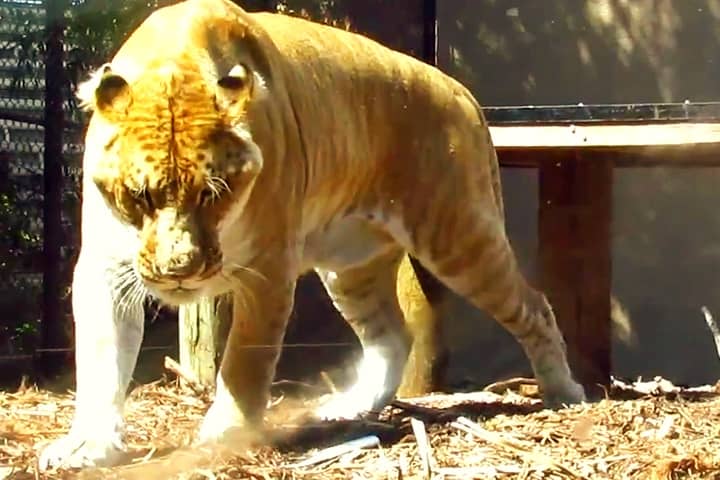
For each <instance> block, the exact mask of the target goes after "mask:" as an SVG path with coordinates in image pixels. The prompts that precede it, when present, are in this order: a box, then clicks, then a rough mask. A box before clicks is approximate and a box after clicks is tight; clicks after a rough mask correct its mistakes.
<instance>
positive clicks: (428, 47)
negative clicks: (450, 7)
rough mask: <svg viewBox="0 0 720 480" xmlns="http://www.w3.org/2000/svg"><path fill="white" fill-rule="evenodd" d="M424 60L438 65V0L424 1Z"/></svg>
mask: <svg viewBox="0 0 720 480" xmlns="http://www.w3.org/2000/svg"><path fill="white" fill-rule="evenodd" d="M422 47H423V60H425V62H427V63H429V64H430V65H436V66H437V64H438V21H437V0H423V46H422Z"/></svg>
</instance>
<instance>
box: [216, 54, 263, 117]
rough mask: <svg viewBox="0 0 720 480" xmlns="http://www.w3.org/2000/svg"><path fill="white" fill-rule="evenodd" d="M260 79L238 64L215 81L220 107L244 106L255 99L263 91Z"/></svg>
mask: <svg viewBox="0 0 720 480" xmlns="http://www.w3.org/2000/svg"><path fill="white" fill-rule="evenodd" d="M264 88H265V87H264V84H263V80H262V77H260V75H259V74H257V73H255V72H253V71H252V70H250V68H249V67H248V66H247V65H245V64H243V63H238V64H237V65H235V66H234V67H232V68H231V69H230V71H229V72H228V73H227V75H224V76H222V77H220V78H219V79H218V81H217V91H216V95H215V96H216V98H217V100H218V103H219V105H220V106H223V107H225V108H231V107H232V106H236V105H237V106H244V105H245V103H246V102H248V101H249V100H251V99H253V98H257V96H258V95H259V94H261V93H262V92H263V90H264Z"/></svg>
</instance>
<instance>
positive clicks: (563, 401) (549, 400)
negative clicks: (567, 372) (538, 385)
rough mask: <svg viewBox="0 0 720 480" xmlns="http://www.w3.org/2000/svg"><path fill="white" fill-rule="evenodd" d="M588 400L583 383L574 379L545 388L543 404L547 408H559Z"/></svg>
mask: <svg viewBox="0 0 720 480" xmlns="http://www.w3.org/2000/svg"><path fill="white" fill-rule="evenodd" d="M585 400H586V397H585V390H584V389H583V387H582V385H580V384H578V383H575V382H574V381H572V380H569V381H567V382H565V383H564V384H562V385H559V386H552V387H551V388H547V389H544V390H543V404H544V405H545V407H546V408H550V409H558V408H562V407H564V406H570V405H575V404H578V403H582V402H584V401H585Z"/></svg>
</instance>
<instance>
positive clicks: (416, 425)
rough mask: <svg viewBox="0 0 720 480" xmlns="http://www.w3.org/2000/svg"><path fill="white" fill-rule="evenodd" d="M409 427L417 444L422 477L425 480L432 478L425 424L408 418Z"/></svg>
mask: <svg viewBox="0 0 720 480" xmlns="http://www.w3.org/2000/svg"><path fill="white" fill-rule="evenodd" d="M410 425H411V426H412V429H413V434H414V435H415V441H416V442H417V447H418V455H419V456H420V462H421V463H422V467H423V476H424V477H425V479H426V480H430V479H431V478H432V465H431V461H432V447H431V446H430V442H429V441H428V436H427V430H425V423H424V422H423V421H422V420H418V419H417V418H414V417H411V418H410Z"/></svg>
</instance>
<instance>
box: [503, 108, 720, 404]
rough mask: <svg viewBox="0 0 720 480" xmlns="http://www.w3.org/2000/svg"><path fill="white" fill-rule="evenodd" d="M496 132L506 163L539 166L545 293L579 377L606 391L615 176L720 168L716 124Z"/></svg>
mask: <svg viewBox="0 0 720 480" xmlns="http://www.w3.org/2000/svg"><path fill="white" fill-rule="evenodd" d="M491 133H492V137H493V142H494V143H495V147H496V149H497V151H498V156H499V161H500V164H501V165H502V166H504V167H525V168H538V169H539V182H540V185H539V197H540V198H539V209H538V216H539V218H538V244H539V245H538V249H539V252H538V255H539V268H540V272H539V273H540V281H541V288H543V290H544V291H545V292H546V293H547V295H548V297H549V298H550V302H551V303H552V305H553V308H554V309H555V313H556V316H557V318H558V322H559V324H560V327H561V329H562V330H563V333H564V335H565V338H566V340H567V344H568V354H569V358H570V362H571V365H572V367H573V370H574V371H575V374H576V376H577V377H578V380H579V381H580V382H581V383H583V385H584V386H585V387H586V388H587V389H588V390H590V392H591V393H595V394H601V393H602V389H600V388H598V385H608V383H609V381H610V373H611V346H610V345H611V337H610V333H611V332H610V294H611V283H612V268H611V258H612V256H611V253H612V250H611V234H610V233H611V230H610V229H611V224H612V184H613V170H614V169H615V168H616V167H647V166H670V167H711V166H720V123H711V122H702V123H690V122H608V123H601V122H596V121H595V122H583V123H579V124H571V123H569V122H564V123H555V124H547V123H546V124H543V123H535V124H532V125H528V124H517V123H516V124H512V125H507V124H503V125H494V126H491Z"/></svg>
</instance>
